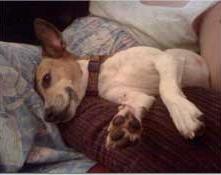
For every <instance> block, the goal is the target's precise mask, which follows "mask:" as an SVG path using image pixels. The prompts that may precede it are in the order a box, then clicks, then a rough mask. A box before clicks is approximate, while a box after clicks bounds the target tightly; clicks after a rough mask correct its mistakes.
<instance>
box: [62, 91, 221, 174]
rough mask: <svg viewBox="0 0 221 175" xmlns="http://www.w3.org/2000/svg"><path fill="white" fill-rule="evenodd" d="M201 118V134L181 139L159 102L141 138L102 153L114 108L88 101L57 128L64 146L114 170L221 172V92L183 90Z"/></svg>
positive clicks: (115, 109) (95, 98)
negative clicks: (203, 128)
mask: <svg viewBox="0 0 221 175" xmlns="http://www.w3.org/2000/svg"><path fill="white" fill-rule="evenodd" d="M184 92H185V94H186V95H187V97H188V99H190V100H191V101H192V102H193V103H195V104H196V105H197V107H199V109H200V110H201V111H202V112H203V113H204V114H205V115H204V116H205V124H206V131H205V134H204V136H202V137H200V138H198V139H196V140H194V141H187V140H185V139H184V138H183V137H182V136H181V135H180V134H179V133H178V131H177V130H176V128H175V126H174V124H173V123H172V120H171V118H170V117H169V114H168V111H167V109H166V107H165V106H164V105H163V103H162V101H161V100H160V98H158V100H157V101H156V102H155V103H154V105H153V107H152V108H151V110H150V111H149V112H148V113H147V114H146V117H145V118H144V120H143V128H144V131H143V135H142V140H141V141H140V142H139V143H138V144H136V145H134V146H130V147H127V148H125V149H121V150H106V149H105V146H104V142H105V138H106V135H107V131H106V129H107V126H108V124H109V122H110V120H111V118H112V117H113V116H114V114H115V113H116V112H117V105H116V104H112V103H110V102H108V101H105V100H103V99H101V98H98V97H86V98H85V99H84V100H83V102H82V104H81V106H80V107H79V109H78V111H77V115H76V117H75V118H74V119H73V120H72V121H70V122H68V123H66V124H62V125H59V127H60V130H61V133H62V135H63V138H64V140H65V141H66V143H67V144H68V145H69V146H71V147H74V148H75V149H78V150H79V151H82V152H83V153H85V154H86V155H87V156H88V157H90V158H91V159H94V160H97V161H99V162H101V163H102V164H103V165H105V166H106V167H107V168H108V169H110V170H111V171H113V172H146V173H153V172H163V173H168V172H204V173H206V172H221V94H218V93H215V92H213V91H210V90H205V89H201V88H187V89H185V90H184Z"/></svg>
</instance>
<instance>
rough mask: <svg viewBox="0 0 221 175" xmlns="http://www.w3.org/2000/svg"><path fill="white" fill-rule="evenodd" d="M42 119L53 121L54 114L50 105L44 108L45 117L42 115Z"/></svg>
mask: <svg viewBox="0 0 221 175" xmlns="http://www.w3.org/2000/svg"><path fill="white" fill-rule="evenodd" d="M44 119H45V121H47V122H53V121H54V120H55V115H54V112H53V108H52V107H49V108H46V109H45V117H44Z"/></svg>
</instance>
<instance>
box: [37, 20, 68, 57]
mask: <svg viewBox="0 0 221 175" xmlns="http://www.w3.org/2000/svg"><path fill="white" fill-rule="evenodd" d="M34 30H35V34H36V37H37V38H38V39H39V40H40V42H41V44H42V47H43V55H45V56H49V57H52V58H59V57H62V55H63V54H64V53H65V51H66V45H65V42H64V41H63V39H62V34H61V32H60V31H59V30H58V29H57V28H56V27H55V26H54V25H53V24H51V23H49V22H47V21H45V20H43V19H39V18H37V19H36V20H35V21H34Z"/></svg>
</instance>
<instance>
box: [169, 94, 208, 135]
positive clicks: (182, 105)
mask: <svg viewBox="0 0 221 175" xmlns="http://www.w3.org/2000/svg"><path fill="white" fill-rule="evenodd" d="M170 112H171V116H172V118H173V121H174V123H175V125H176V127H177V129H178V131H179V132H180V133H181V134H182V135H183V136H184V137H185V138H186V139H194V138H195V137H196V136H201V135H202V134H203V131H204V128H205V125H204V123H203V122H202V112H201V111H200V110H199V109H198V108H197V107H196V106H195V105H194V104H193V103H191V102H190V101H188V100H187V99H186V98H180V99H179V100H177V101H176V103H173V105H172V107H171V111H170Z"/></svg>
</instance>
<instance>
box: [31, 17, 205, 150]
mask: <svg viewBox="0 0 221 175" xmlns="http://www.w3.org/2000/svg"><path fill="white" fill-rule="evenodd" d="M34 28H35V32H36V35H37V37H38V39H39V40H40V41H41V43H42V47H43V49H42V50H43V53H42V55H43V57H42V61H41V63H40V65H39V66H38V67H37V71H36V76H35V78H36V87H37V90H38V93H39V94H40V95H41V96H42V98H43V100H44V106H45V120H46V121H48V122H54V123H60V122H67V121H69V120H70V119H72V118H73V117H74V115H75V111H76V109H77V107H78V106H79V104H80V103H81V100H82V99H83V97H84V96H85V92H86V89H87V85H88V77H89V72H88V63H89V60H86V59H85V60H84V59H78V57H77V56H75V55H74V54H71V53H70V52H68V51H67V50H66V46H65V43H64V41H63V40H62V35H61V33H60V32H59V31H58V29H56V27H55V26H53V25H52V24H50V23H48V22H46V21H44V20H42V19H36V20H35V23H34ZM185 86H201V87H208V69H207V66H206V64H205V63H204V61H203V59H202V58H201V57H200V56H199V55H197V54H195V53H193V52H191V51H188V50H184V49H169V50H165V51H161V50H159V49H156V48H151V47H133V48H130V49H127V50H124V51H120V52H118V53H116V54H115V55H113V56H111V57H109V58H108V59H107V60H106V61H105V62H104V63H102V64H101V67H100V73H99V81H98V92H99V96H100V97H102V98H104V99H107V100H109V101H111V102H115V103H117V104H119V109H118V113H117V114H116V115H115V116H113V119H112V121H111V122H110V125H109V127H108V136H107V139H106V146H107V147H112V148H114V147H118V146H122V145H123V144H125V143H126V142H133V141H135V140H137V139H139V137H140V135H141V131H142V125H141V121H142V117H143V112H144V110H147V111H148V110H149V109H150V107H151V105H152V104H153V102H154V100H155V97H154V96H155V95H157V94H160V96H161V98H162V100H163V102H164V104H165V105H166V107H167V109H168V111H169V113H170V116H171V118H172V120H173V122H174V124H175V126H176V128H177V130H178V131H179V132H180V134H182V135H183V136H184V137H185V138H188V139H193V138H194V137H195V136H196V134H197V132H198V131H199V129H200V128H201V127H202V126H204V124H203V123H202V121H201V119H200V117H201V115H202V112H201V111H200V110H199V109H198V108H197V107H196V106H195V105H194V104H193V103H191V102H190V101H189V100H188V99H187V98H186V96H185V95H184V94H183V92H182V90H181V87H185Z"/></svg>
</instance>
